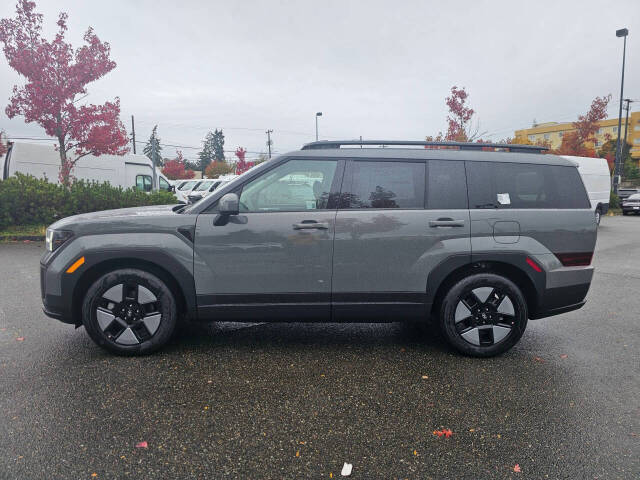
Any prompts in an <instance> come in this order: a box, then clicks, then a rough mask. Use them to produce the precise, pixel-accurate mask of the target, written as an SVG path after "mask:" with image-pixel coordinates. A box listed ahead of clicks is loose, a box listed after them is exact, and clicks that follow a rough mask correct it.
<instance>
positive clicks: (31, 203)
mask: <svg viewBox="0 0 640 480" xmlns="http://www.w3.org/2000/svg"><path fill="white" fill-rule="evenodd" d="M174 203H177V201H176V198H175V197H174V195H173V193H171V192H165V191H159V192H152V193H145V192H141V191H140V190H136V189H135V188H128V189H124V188H122V187H114V186H112V185H110V184H109V183H98V182H87V181H84V180H78V181H76V182H74V183H73V185H71V187H69V188H65V187H64V186H62V185H58V184H55V183H49V182H48V181H47V180H42V179H38V178H35V177H33V176H31V175H23V174H20V173H17V174H16V176H15V177H10V178H8V179H7V180H4V181H0V229H4V228H6V227H8V226H10V225H49V224H51V223H53V222H55V221H57V220H59V219H61V218H64V217H68V216H70V215H77V214H79V213H87V212H96V211H98V210H109V209H113V208H125V207H138V206H143V205H169V204H174Z"/></svg>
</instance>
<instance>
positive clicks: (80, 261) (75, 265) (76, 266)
mask: <svg viewBox="0 0 640 480" xmlns="http://www.w3.org/2000/svg"><path fill="white" fill-rule="evenodd" d="M83 263H84V257H80V258H79V259H77V260H76V261H75V262H73V265H71V266H70V267H69V268H67V273H73V272H75V271H76V270H77V269H79V268H80V267H81V266H82V264H83Z"/></svg>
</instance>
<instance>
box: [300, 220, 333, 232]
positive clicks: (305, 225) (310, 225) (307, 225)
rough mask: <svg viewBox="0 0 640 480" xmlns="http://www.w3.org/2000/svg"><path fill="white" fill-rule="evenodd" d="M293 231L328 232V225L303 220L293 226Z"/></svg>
mask: <svg viewBox="0 0 640 480" xmlns="http://www.w3.org/2000/svg"><path fill="white" fill-rule="evenodd" d="M293 229H294V230H314V229H315V230H328V229H329V224H328V223H321V222H316V221H315V220H303V221H302V222H300V223H294V224H293Z"/></svg>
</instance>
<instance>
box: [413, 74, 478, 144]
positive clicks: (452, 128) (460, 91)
mask: <svg viewBox="0 0 640 480" xmlns="http://www.w3.org/2000/svg"><path fill="white" fill-rule="evenodd" d="M468 99H469V94H468V93H467V91H466V89H465V88H464V87H462V88H458V87H456V86H455V85H454V86H453V87H451V95H450V96H449V97H447V98H446V99H445V103H446V104H447V107H449V115H447V133H446V134H444V135H443V134H442V132H440V133H438V135H436V136H435V137H433V136H428V137H426V140H427V141H428V142H473V141H477V140H478V139H479V138H480V137H481V136H482V135H481V134H479V133H478V127H477V126H476V127H475V128H474V127H473V126H472V122H471V120H472V118H473V115H474V114H475V113H476V112H475V110H474V109H473V108H471V107H469V106H468V104H467V101H468ZM425 148H441V147H437V146H436V147H433V146H427V147H425Z"/></svg>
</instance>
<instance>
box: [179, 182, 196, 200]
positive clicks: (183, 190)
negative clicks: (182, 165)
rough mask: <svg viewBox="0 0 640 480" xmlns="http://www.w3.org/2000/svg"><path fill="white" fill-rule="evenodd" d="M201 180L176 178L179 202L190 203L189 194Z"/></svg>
mask: <svg viewBox="0 0 640 480" xmlns="http://www.w3.org/2000/svg"><path fill="white" fill-rule="evenodd" d="M198 182H199V180H176V183H175V187H176V197H177V198H178V201H179V202H183V203H188V197H187V195H188V194H189V192H190V191H191V189H192V188H193V187H195V186H196V184H197V183H198Z"/></svg>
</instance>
